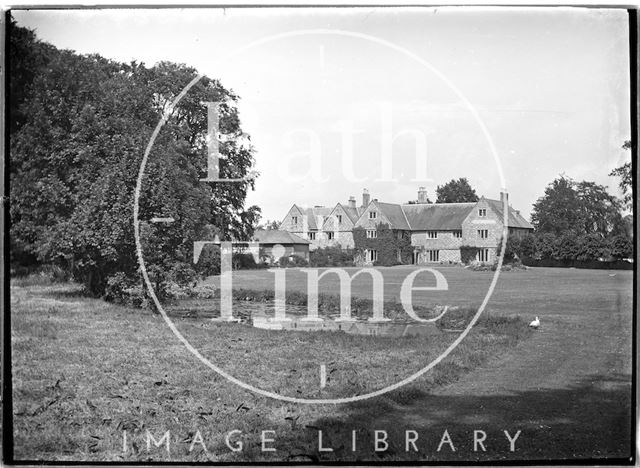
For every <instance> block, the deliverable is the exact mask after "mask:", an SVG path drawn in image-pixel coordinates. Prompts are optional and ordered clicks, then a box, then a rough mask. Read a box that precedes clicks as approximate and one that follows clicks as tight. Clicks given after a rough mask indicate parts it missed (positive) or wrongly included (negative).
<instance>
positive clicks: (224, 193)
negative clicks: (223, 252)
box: [9, 24, 260, 294]
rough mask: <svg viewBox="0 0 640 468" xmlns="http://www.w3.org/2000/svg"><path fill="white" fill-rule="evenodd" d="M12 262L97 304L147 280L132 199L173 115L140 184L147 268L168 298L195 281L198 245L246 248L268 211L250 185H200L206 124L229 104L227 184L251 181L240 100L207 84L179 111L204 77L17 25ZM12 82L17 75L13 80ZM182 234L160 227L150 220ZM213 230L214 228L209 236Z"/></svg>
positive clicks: (224, 116) (224, 125)
mask: <svg viewBox="0 0 640 468" xmlns="http://www.w3.org/2000/svg"><path fill="white" fill-rule="evenodd" d="M10 50H11V53H10V67H11V70H14V71H17V72H18V76H19V78H17V79H16V81H17V82H14V80H12V84H11V87H10V93H11V94H10V100H9V103H10V110H11V112H10V115H11V120H10V128H11V130H12V135H11V140H10V151H11V158H10V184H11V208H10V215H11V252H12V261H13V262H38V263H57V264H59V265H60V266H62V267H63V268H65V269H67V270H68V271H69V272H71V273H72V274H73V275H74V277H76V278H77V279H78V280H79V281H81V282H82V283H84V284H85V285H86V286H87V288H88V289H89V290H90V291H91V292H93V293H95V294H104V293H105V289H106V288H107V285H108V284H109V281H110V278H113V277H115V276H118V277H122V276H123V275H124V277H125V278H126V279H127V280H129V281H132V282H135V281H139V275H138V271H137V268H138V265H137V258H136V254H135V243H134V236H133V195H134V193H133V192H134V187H135V184H136V178H137V174H138V171H139V168H140V162H141V159H142V156H143V154H144V150H145V147H146V145H147V143H148V141H149V139H150V136H151V134H152V132H153V129H154V128H155V126H156V125H157V123H158V122H159V120H160V118H161V117H162V116H163V115H164V116H167V122H166V124H165V125H164V127H163V129H162V131H161V132H160V134H159V135H158V138H157V140H156V142H155V145H154V148H153V151H152V152H151V155H150V159H149V163H148V165H147V168H146V171H145V177H144V179H143V187H142V192H141V200H140V219H141V220H142V226H141V227H142V234H143V247H144V254H145V260H146V262H147V264H148V270H149V272H150V275H151V276H152V277H153V280H154V281H155V282H156V285H157V286H158V287H159V289H160V290H162V288H164V287H166V285H167V284H168V283H169V282H172V281H175V282H185V281H189V280H190V279H192V278H193V277H194V275H195V273H196V271H195V269H194V266H193V265H192V264H191V255H192V249H193V241H194V240H199V239H201V238H202V236H206V235H211V234H212V233H215V234H218V235H220V237H221V238H223V239H224V238H228V239H231V238H245V237H246V236H248V235H250V234H251V231H252V226H254V225H255V224H257V221H258V219H259V216H260V210H259V208H257V207H250V208H248V209H246V208H245V206H244V205H245V199H246V192H247V190H248V189H249V188H251V187H252V184H253V182H252V181H248V182H244V183H226V184H221V183H218V184H214V183H205V182H200V180H199V179H200V178H202V177H203V176H204V175H205V174H206V140H205V136H206V130H207V115H206V108H205V107H204V106H203V104H202V103H203V102H206V101H216V102H221V103H222V105H221V106H220V112H221V116H220V132H221V133H222V134H223V135H224V137H223V141H222V143H221V144H220V155H221V158H220V173H221V176H222V177H228V178H239V177H245V176H247V175H248V174H249V171H250V168H251V165H252V163H253V148H252V147H251V144H250V141H249V137H248V136H247V135H246V134H244V133H243V131H242V129H241V126H240V120H239V117H238V112H237V108H236V102H237V100H238V97H237V96H236V95H235V94H233V93H232V92H230V91H228V90H226V89H225V88H224V87H223V86H222V85H221V84H220V82H218V81H216V80H213V79H210V78H207V77H203V78H202V79H201V80H200V81H198V83H197V84H196V85H195V86H194V87H193V88H192V89H191V90H190V92H189V93H187V94H186V95H185V97H184V98H183V99H182V100H181V101H180V103H179V105H178V106H176V107H175V109H171V108H170V104H171V102H172V101H173V100H174V99H175V98H176V96H177V95H178V94H179V93H180V91H181V90H182V89H183V88H184V87H185V86H186V85H187V84H188V83H189V82H190V81H191V80H192V79H193V78H194V77H195V76H197V71H196V70H195V69H193V68H190V67H187V66H185V65H178V64H173V63H169V62H163V63H160V64H158V65H156V66H154V67H152V68H147V67H145V66H144V65H143V64H140V63H136V62H133V63H130V64H123V63H118V62H114V61H111V60H107V59H105V58H102V57H100V56H98V55H87V56H83V55H78V54H75V53H73V52H71V51H66V50H65V51H63V50H57V49H56V48H54V47H52V46H51V45H48V44H45V43H42V42H40V41H38V40H37V38H36V37H35V36H34V35H33V33H32V32H31V31H29V30H26V29H23V28H20V27H17V26H16V25H15V24H12V25H11V34H10ZM12 76H14V75H12ZM168 216H169V217H173V218H174V219H175V222H174V223H171V224H153V223H149V222H148V221H149V220H150V219H151V218H153V217H168ZM212 226H213V228H212Z"/></svg>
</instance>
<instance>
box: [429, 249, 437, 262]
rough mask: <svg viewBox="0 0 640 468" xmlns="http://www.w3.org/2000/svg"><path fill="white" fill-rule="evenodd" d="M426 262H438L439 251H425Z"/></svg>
mask: <svg viewBox="0 0 640 468" xmlns="http://www.w3.org/2000/svg"><path fill="white" fill-rule="evenodd" d="M427 260H428V261H429V262H439V261H440V251H439V250H427Z"/></svg>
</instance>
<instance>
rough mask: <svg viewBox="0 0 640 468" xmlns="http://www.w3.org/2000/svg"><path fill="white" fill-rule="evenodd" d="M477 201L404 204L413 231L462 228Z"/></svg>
mask: <svg viewBox="0 0 640 468" xmlns="http://www.w3.org/2000/svg"><path fill="white" fill-rule="evenodd" d="M474 206H476V203H417V204H413V205H402V210H403V211H404V214H405V215H406V216H407V221H408V222H409V225H410V226H411V230H413V231H453V230H460V229H462V222H463V221H464V219H465V218H466V217H467V216H468V215H469V213H470V212H471V210H472V209H473V207H474Z"/></svg>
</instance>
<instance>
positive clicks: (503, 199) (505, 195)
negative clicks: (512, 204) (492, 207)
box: [500, 189, 509, 206]
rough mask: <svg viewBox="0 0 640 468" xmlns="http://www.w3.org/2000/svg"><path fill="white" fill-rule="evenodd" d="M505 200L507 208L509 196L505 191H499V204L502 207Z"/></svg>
mask: <svg viewBox="0 0 640 468" xmlns="http://www.w3.org/2000/svg"><path fill="white" fill-rule="evenodd" d="M505 200H506V201H507V206H509V194H508V193H507V191H506V190H505V189H502V190H501V191H500V204H501V205H503V206H504V202H505Z"/></svg>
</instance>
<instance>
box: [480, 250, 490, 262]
mask: <svg viewBox="0 0 640 468" xmlns="http://www.w3.org/2000/svg"><path fill="white" fill-rule="evenodd" d="M478 260H479V261H481V262H488V261H489V249H480V250H478Z"/></svg>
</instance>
